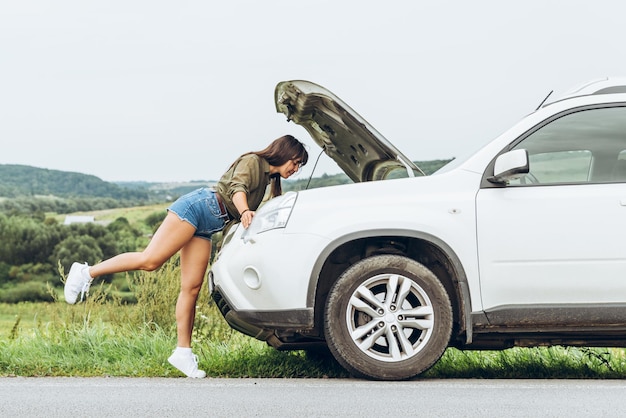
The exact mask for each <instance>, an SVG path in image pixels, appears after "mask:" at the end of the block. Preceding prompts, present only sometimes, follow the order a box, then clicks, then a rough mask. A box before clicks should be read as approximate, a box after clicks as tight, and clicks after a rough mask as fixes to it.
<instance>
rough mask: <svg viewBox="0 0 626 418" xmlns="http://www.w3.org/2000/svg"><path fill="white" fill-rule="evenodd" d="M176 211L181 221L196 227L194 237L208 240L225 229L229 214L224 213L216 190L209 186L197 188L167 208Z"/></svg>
mask: <svg viewBox="0 0 626 418" xmlns="http://www.w3.org/2000/svg"><path fill="white" fill-rule="evenodd" d="M167 210H168V211H170V212H173V213H175V214H176V215H177V216H178V217H179V218H180V220H181V221H187V222H189V223H190V224H191V225H193V227H194V228H196V233H195V234H193V235H194V237H200V238H204V239H207V240H210V239H211V235H213V234H214V233H216V232H219V231H221V230H222V229H224V225H225V224H226V221H228V215H227V214H225V213H222V211H221V210H220V205H219V203H218V202H217V197H216V196H215V191H214V190H211V189H207V188H202V189H197V190H194V191H193V192H190V193H187V194H186V195H183V196H181V197H179V198H178V199H176V201H175V202H174V203H172V204H171V205H170V207H169V208H167Z"/></svg>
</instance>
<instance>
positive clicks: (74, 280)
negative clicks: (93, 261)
mask: <svg viewBox="0 0 626 418" xmlns="http://www.w3.org/2000/svg"><path fill="white" fill-rule="evenodd" d="M88 269H89V266H88V265H87V263H85V264H80V263H74V264H72V267H70V272H69V273H68V274H67V278H66V279H65V290H64V294H65V301H66V302H67V303H69V304H70V305H73V304H75V303H76V299H78V295H79V294H80V301H81V302H82V300H83V299H84V298H85V294H86V293H88V292H89V286H90V285H91V281H92V280H93V279H92V278H91V277H90V276H89V270H88Z"/></svg>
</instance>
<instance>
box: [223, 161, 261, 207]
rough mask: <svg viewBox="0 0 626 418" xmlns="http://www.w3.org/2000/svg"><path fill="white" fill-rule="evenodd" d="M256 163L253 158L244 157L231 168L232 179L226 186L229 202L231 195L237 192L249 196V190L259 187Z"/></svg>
mask: <svg viewBox="0 0 626 418" xmlns="http://www.w3.org/2000/svg"><path fill="white" fill-rule="evenodd" d="M257 167H258V163H257V161H256V159H255V158H254V157H253V156H248V155H246V156H244V157H243V158H241V160H240V161H239V162H238V163H237V164H236V165H235V167H233V173H232V177H231V178H230V179H229V180H228V182H227V184H226V190H227V192H226V194H227V197H228V199H229V200H232V198H233V195H234V194H235V193H237V192H244V193H245V194H246V195H249V194H250V188H251V187H252V188H256V187H258V185H259V181H260V179H259V170H258V168H257Z"/></svg>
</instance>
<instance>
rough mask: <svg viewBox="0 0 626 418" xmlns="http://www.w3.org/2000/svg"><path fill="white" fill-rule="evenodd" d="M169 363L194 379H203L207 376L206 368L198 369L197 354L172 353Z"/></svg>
mask: <svg viewBox="0 0 626 418" xmlns="http://www.w3.org/2000/svg"><path fill="white" fill-rule="evenodd" d="M167 361H169V363H170V364H171V365H172V366H174V367H176V368H177V369H178V370H180V371H181V372H182V373H183V374H184V375H185V376H187V377H191V378H194V379H202V378H204V377H206V373H205V371H204V370H198V356H196V355H195V354H193V353H192V354H189V355H181V354H176V352H174V353H172V355H171V356H170V357H169V358H168V359H167Z"/></svg>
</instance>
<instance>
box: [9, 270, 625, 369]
mask: <svg viewBox="0 0 626 418" xmlns="http://www.w3.org/2000/svg"><path fill="white" fill-rule="evenodd" d="M178 277H179V276H178V266H177V264H176V260H173V261H172V262H170V263H168V264H167V265H165V266H164V267H162V268H161V269H160V270H159V271H157V272H154V273H144V272H138V273H135V274H133V275H127V280H128V281H129V282H130V283H129V285H130V286H131V287H132V288H133V290H134V291H135V293H136V295H137V299H138V303H137V304H133V305H124V304H122V303H121V301H120V299H116V298H115V296H111V295H115V292H114V289H113V288H112V287H111V286H103V285H100V286H98V285H95V286H93V287H92V291H91V295H90V297H89V299H88V300H87V302H86V303H83V304H79V305H75V306H70V305H67V304H65V303H64V302H62V301H58V302H56V303H38V304H18V305H7V304H2V305H0V376H128V377H153V376H160V377H178V376H182V375H181V374H180V373H179V372H178V371H176V370H174V369H173V368H172V367H171V366H170V365H169V364H168V363H167V357H168V356H169V354H170V353H171V350H172V348H173V347H174V345H175V341H176V340H175V326H174V304H175V299H176V295H177V293H178ZM194 350H195V351H196V353H197V354H198V356H199V359H200V367H201V368H202V369H204V370H206V372H207V375H208V376H209V377H256V378H270V377H274V378H275V377H279V378H305V377H308V378H313V377H315V378H319V377H327V378H338V377H348V375H347V373H346V372H345V371H344V370H343V369H342V368H341V367H340V366H338V364H337V363H336V362H334V361H333V360H332V359H328V358H320V357H309V356H307V355H306V354H305V353H304V352H302V351H295V352H278V351H276V350H274V349H272V348H270V347H268V346H266V345H265V344H264V343H262V342H260V341H257V340H255V339H253V338H250V337H247V336H244V335H242V334H240V333H238V332H235V331H233V330H232V329H230V328H229V327H228V325H227V324H226V323H225V321H224V320H223V318H222V317H221V315H220V314H219V312H218V311H217V309H216V308H215V306H214V305H213V304H212V303H211V302H210V300H209V297H208V295H207V292H206V289H203V291H202V293H201V297H200V301H199V304H198V312H197V316H196V327H195V331H194ZM624 376H626V350H625V349H621V348H620V349H605V348H600V349H589V348H565V347H550V348H513V349H509V350H505V351H475V352H471V351H465V352H464V351H459V350H456V349H448V350H447V351H446V353H445V354H444V356H443V357H442V359H441V360H440V361H439V362H438V363H437V364H436V365H435V366H434V367H433V368H432V369H431V370H429V371H428V372H427V373H425V374H424V375H423V376H422V378H492V379H498V378H565V379H567V378H573V379H578V378H585V379H589V378H591V379H621V378H623V377H624Z"/></svg>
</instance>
